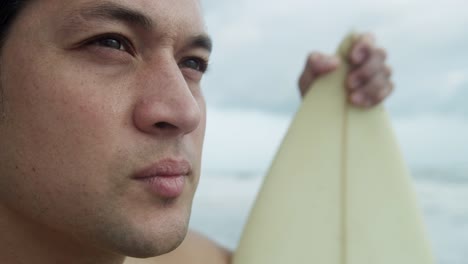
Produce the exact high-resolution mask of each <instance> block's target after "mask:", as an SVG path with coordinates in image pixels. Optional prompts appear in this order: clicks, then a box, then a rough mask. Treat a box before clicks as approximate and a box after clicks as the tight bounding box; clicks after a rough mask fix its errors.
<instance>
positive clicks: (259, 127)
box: [203, 0, 468, 169]
mask: <svg viewBox="0 0 468 264" xmlns="http://www.w3.org/2000/svg"><path fill="white" fill-rule="evenodd" d="M203 2H204V5H205V13H206V17H207V24H208V30H209V32H210V34H212V35H213V38H214V41H215V50H214V54H213V57H212V69H211V70H210V72H209V73H208V74H207V76H206V78H205V80H204V91H205V95H206V97H207V101H208V105H209V108H210V109H211V110H210V117H209V123H208V131H207V144H206V151H205V154H206V156H205V165H206V167H227V168H256V169H258V168H263V169H264V168H265V167H266V166H267V164H268V162H269V160H271V158H272V156H273V154H274V152H275V149H276V148H275V147H276V146H277V145H278V144H279V141H280V139H281V138H282V135H283V133H284V131H285V130H286V127H287V124H288V122H289V120H290V118H291V117H292V115H293V113H294V112H295V110H296V109H297V107H298V105H299V103H300V100H299V96H298V92H297V88H296V83H297V79H298V76H299V73H300V71H301V70H302V67H303V64H304V61H305V57H306V55H307V53H308V52H309V51H311V50H320V51H324V52H326V53H333V52H334V50H335V47H336V46H337V44H338V43H339V41H340V40H341V38H342V37H343V36H344V35H345V34H346V33H347V32H349V31H350V30H351V29H357V30H360V31H372V32H374V33H375V34H376V36H377V39H378V42H379V43H380V45H382V46H383V47H385V48H386V49H387V51H388V53H389V63H390V65H391V66H392V68H393V70H394V76H393V80H394V83H395V86H396V90H395V92H394V94H393V95H392V96H391V98H390V99H389V100H387V102H386V105H387V108H388V110H389V112H390V114H391V116H392V118H393V119H394V124H395V130H396V132H397V135H398V138H399V140H400V142H401V143H402V146H403V150H404V153H405V156H407V157H408V159H409V160H410V163H411V165H414V166H416V165H418V166H419V165H421V164H424V165H427V166H429V165H431V164H433V165H437V164H438V165H440V166H449V165H450V166H451V165H453V166H455V165H456V164H459V163H461V162H462V161H463V159H464V157H466V156H468V155H467V154H468V153H467V151H468V143H467V141H466V140H465V139H464V136H463V135H467V134H468V133H467V132H468V125H467V123H468V118H467V117H468V104H467V103H466V100H467V98H468V62H467V58H468V49H467V48H466V47H468V34H466V29H467V28H468V16H467V15H466V14H467V13H466V10H468V1H465V0H459V1H457V0H448V1H442V0H436V1H422V0H391V1H390V0H383V1H374V0H356V1H344V0H327V1H325V0H323V1H310V0H290V1H274V0H271V1H267V0H238V1H234V2H233V1H229V2H226V1H224V2H222V1H218V0H203ZM231 135H234V136H231ZM246 153H248V155H246ZM226 156H227V158H225V157H226ZM457 166H458V165H457Z"/></svg>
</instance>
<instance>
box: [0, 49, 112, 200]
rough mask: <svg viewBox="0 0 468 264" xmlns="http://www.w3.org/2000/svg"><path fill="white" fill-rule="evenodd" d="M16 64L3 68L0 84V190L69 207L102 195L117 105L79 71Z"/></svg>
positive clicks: (36, 64)
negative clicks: (1, 111)
mask: <svg viewBox="0 0 468 264" xmlns="http://www.w3.org/2000/svg"><path fill="white" fill-rule="evenodd" d="M19 60H21V58H19ZM18 64H20V65H25V66H24V67H23V68H18V67H15V65H11V67H8V69H9V71H8V72H5V74H6V76H8V77H9V78H7V79H5V82H3V83H4V87H3V88H4V98H5V109H6V116H7V118H6V120H5V122H3V123H2V124H0V133H1V135H2V139H0V146H1V148H2V151H1V154H0V157H1V160H0V170H1V171H2V172H5V173H6V176H4V177H3V179H4V180H5V182H2V186H8V185H3V184H10V185H12V186H15V188H16V190H17V194H18V195H16V196H17V197H16V198H18V196H19V195H23V196H24V197H29V200H34V199H35V196H37V195H35V194H34V193H41V195H42V197H43V198H44V199H47V200H54V199H56V198H57V197H60V199H58V200H63V203H65V202H69V203H71V204H73V202H72V200H73V199H76V198H77V197H78V196H82V197H86V196H87V195H88V196H89V194H90V193H91V192H95V193H97V192H102V191H103V190H102V187H101V186H105V185H104V184H102V183H103V182H104V181H105V179H103V177H97V175H103V174H105V173H106V172H107V169H108V167H109V165H108V164H107V162H106V161H109V160H110V159H111V157H112V155H113V154H112V153H113V152H114V149H113V148H115V146H118V144H112V142H113V141H115V135H114V133H113V132H114V131H116V126H117V123H118V122H119V120H118V119H117V117H116V115H120V116H121V113H119V111H120V110H119V109H117V108H116V107H115V105H118V104H117V103H116V102H114V101H115V100H114V99H113V97H112V96H109V95H106V94H104V92H103V91H104V90H103V89H98V87H96V86H97V84H96V82H95V81H93V80H92V78H89V76H88V75H87V73H86V72H83V71H82V70H81V69H79V68H73V67H65V66H63V65H59V64H57V65H56V66H55V67H54V68H51V67H48V66H47V65H51V64H53V63H51V62H50V63H48V62H43V63H42V64H41V63H39V62H37V61H29V63H24V62H20V63H18ZM62 66H63V67H62ZM83 80H84V81H83ZM99 88H101V87H99ZM20 190H21V191H20ZM67 199H70V200H68V201H66V200H67ZM83 199H85V198H83ZM36 200H37V199H36ZM52 202H57V201H52Z"/></svg>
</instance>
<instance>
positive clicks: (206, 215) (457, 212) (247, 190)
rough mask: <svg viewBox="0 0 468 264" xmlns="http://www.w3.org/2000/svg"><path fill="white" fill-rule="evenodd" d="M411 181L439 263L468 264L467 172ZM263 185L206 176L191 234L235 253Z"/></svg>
mask: <svg viewBox="0 0 468 264" xmlns="http://www.w3.org/2000/svg"><path fill="white" fill-rule="evenodd" d="M412 175H413V184H414V187H415V188H414V189H415V191H416V194H417V196H418V200H419V203H420V206H421V208H422V212H423V217H424V221H425V224H426V227H427V232H428V235H429V238H430V240H431V244H432V248H433V251H434V255H435V257H436V259H437V263H439V264H468V169H413V170H412ZM261 183H262V175H261V173H251V172H223V171H208V172H207V173H205V174H204V175H203V176H202V179H201V181H200V185H199V188H198V191H197V194H196V196H195V200H194V205H193V211H192V218H191V222H190V226H191V228H192V229H194V230H197V231H199V232H201V233H203V234H205V235H207V236H208V237H210V238H212V239H213V240H215V241H217V242H218V243H220V244H221V245H223V246H225V247H227V248H230V249H235V248H236V246H237V243H238V240H239V237H240V235H241V232H242V228H243V226H244V224H245V222H246V220H247V217H248V214H249V211H250V209H251V206H252V204H253V202H254V200H255V196H256V194H257V192H258V190H259V187H260V186H261Z"/></svg>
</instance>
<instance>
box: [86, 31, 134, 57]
mask: <svg viewBox="0 0 468 264" xmlns="http://www.w3.org/2000/svg"><path fill="white" fill-rule="evenodd" d="M89 44H90V45H95V46H98V47H103V48H109V49H115V50H121V51H125V52H128V53H130V54H133V48H132V45H131V44H130V41H128V40H127V39H126V38H125V37H123V36H120V35H103V36H98V37H96V38H94V39H92V40H91V41H89Z"/></svg>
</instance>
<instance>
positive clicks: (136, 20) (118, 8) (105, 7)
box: [77, 2, 155, 30]
mask: <svg viewBox="0 0 468 264" xmlns="http://www.w3.org/2000/svg"><path fill="white" fill-rule="evenodd" d="M77 13H78V15H79V16H81V17H83V18H85V19H103V20H116V21H123V22H125V23H127V24H130V25H134V26H139V27H142V28H144V29H146V30H150V29H152V28H153V27H154V24H155V23H154V21H153V20H152V19H151V18H150V17H148V16H146V15H144V14H143V13H141V12H139V11H137V10H133V9H130V8H129V7H126V6H123V5H120V4H117V3H114V2H100V3H98V4H92V5H89V6H85V7H83V8H81V9H79V10H78V12H77Z"/></svg>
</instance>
